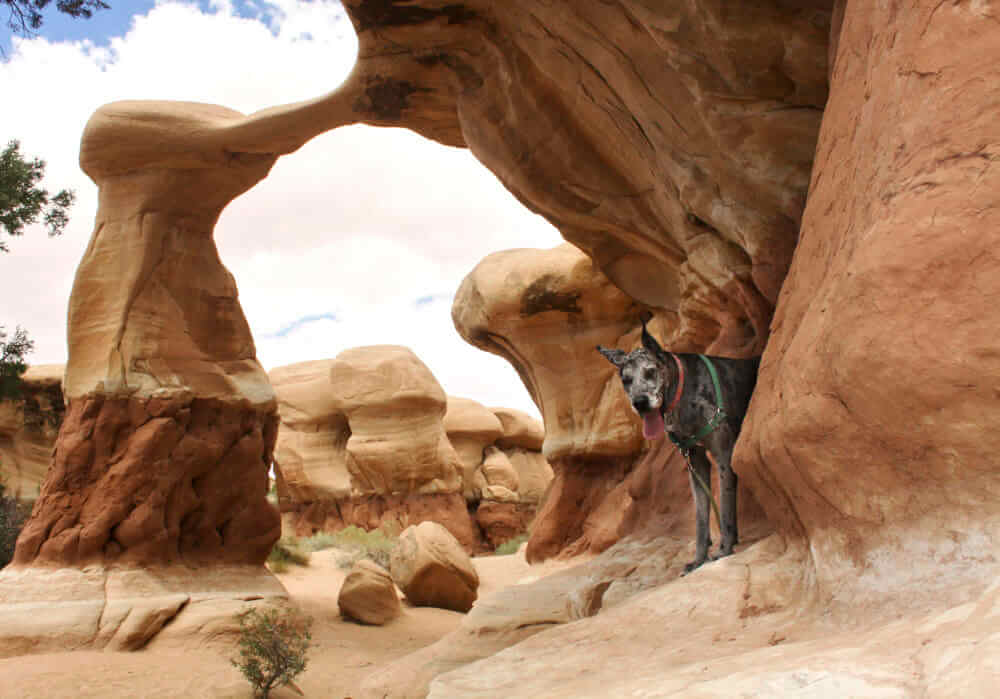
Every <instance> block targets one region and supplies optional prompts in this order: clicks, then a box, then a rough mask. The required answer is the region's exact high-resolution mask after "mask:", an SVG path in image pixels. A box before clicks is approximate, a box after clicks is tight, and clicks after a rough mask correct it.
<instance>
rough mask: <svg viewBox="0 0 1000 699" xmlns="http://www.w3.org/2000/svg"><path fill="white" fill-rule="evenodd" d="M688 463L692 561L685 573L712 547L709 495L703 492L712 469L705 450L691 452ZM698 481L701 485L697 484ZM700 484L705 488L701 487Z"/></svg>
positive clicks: (708, 484) (705, 557) (698, 564)
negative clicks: (691, 498)
mask: <svg viewBox="0 0 1000 699" xmlns="http://www.w3.org/2000/svg"><path fill="white" fill-rule="evenodd" d="M690 463H691V469H692V471H693V473H690V472H689V473H688V479H689V480H690V481H691V493H692V494H693V495H694V511H695V536H694V560H693V561H691V562H690V563H688V564H687V565H686V566H684V572H685V573H690V572H691V571H692V570H694V569H695V568H697V567H698V566H700V565H701V564H702V563H704V562H705V560H706V559H707V558H708V549H709V547H711V545H712V539H711V533H710V532H709V528H708V523H709V514H710V511H711V505H709V493H708V492H705V487H708V488H711V487H712V467H711V464H709V462H708V457H707V456H705V450H704V449H702V448H701V447H696V448H695V449H693V450H692V451H691V454H690ZM695 476H697V478H695ZM699 479H700V480H701V483H699V482H698V481H699ZM702 484H704V486H705V487H702Z"/></svg>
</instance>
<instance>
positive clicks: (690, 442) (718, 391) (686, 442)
mask: <svg viewBox="0 0 1000 699" xmlns="http://www.w3.org/2000/svg"><path fill="white" fill-rule="evenodd" d="M671 354H673V353H672V352H671ZM698 357H699V358H701V361H703V362H704V363H705V366H706V367H708V373H709V376H711V377H712V388H713V389H715V404H716V405H715V414H714V415H712V417H711V418H710V419H709V421H708V422H707V423H706V424H705V425H703V426H702V428H701V429H700V430H698V431H697V432H695V433H694V434H693V435H691V436H690V437H679V436H677V435H676V434H674V433H673V432H668V433H667V436H668V437H670V441H671V442H673V443H674V444H676V445H677V448H678V449H680V451H681V453H682V454H684V455H685V456H687V452H689V451H691V450H692V449H693V448H694V447H695V446H697V445H698V443H699V442H701V440H703V439H704V438H705V437H707V436H708V435H710V434H712V431H713V430H715V428H717V427H718V426H719V425H721V424H722V421H723V420H725V419H726V411H725V409H723V407H722V387H721V386H720V385H719V374H718V373H717V372H716V371H715V365H714V364H712V360H711V359H709V358H708V357H706V356H705V355H703V354H699V355H698Z"/></svg>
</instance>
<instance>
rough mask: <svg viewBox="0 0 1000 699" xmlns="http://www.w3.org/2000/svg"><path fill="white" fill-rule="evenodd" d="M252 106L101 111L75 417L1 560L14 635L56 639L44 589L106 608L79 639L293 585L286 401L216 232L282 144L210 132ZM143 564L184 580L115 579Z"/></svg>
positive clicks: (55, 597) (146, 571)
mask: <svg viewBox="0 0 1000 699" xmlns="http://www.w3.org/2000/svg"><path fill="white" fill-rule="evenodd" d="M241 117H242V115H240V114H239V113H237V112H233V111H231V110H228V109H224V108H221V107H211V106H206V105H194V104H176V103H117V104H114V105H109V106H106V107H102V108H101V109H100V110H98V111H97V113H95V115H94V116H93V117H92V118H91V120H90V122H89V123H88V125H87V128H86V130H85V132H84V135H83V140H82V144H81V157H80V163H81V166H82V167H83V169H84V171H85V172H87V174H88V175H89V176H90V177H91V178H92V179H93V180H94V181H95V182H96V183H97V185H98V187H99V192H100V196H99V207H98V212H97V221H96V226H95V230H94V234H93V236H92V238H91V241H90V245H89V247H88V248H87V251H86V253H85V254H84V257H83V260H82V261H81V263H80V266H79V268H78V270H77V275H76V279H75V281H74V285H73V292H72V296H71V298H70V305H69V325H68V340H69V361H68V363H67V365H66V376H65V381H64V392H65V397H66V399H67V409H66V417H65V420H64V421H63V424H62V428H61V430H60V432H59V436H58V439H57V442H56V445H55V449H54V453H53V457H52V464H51V466H50V468H49V470H48V475H47V476H46V479H45V482H44V484H43V486H42V492H41V494H40V496H39V498H38V500H37V501H36V503H35V507H34V510H33V512H32V515H31V518H30V519H29V520H28V522H27V523H26V525H25V527H24V529H23V531H22V533H21V536H20V538H19V539H18V544H17V549H16V552H15V556H14V562H13V564H12V566H10V567H8V568H7V569H5V570H4V571H3V573H0V599H3V600H4V604H3V605H0V607H2V608H0V614H2V615H3V616H4V617H5V621H6V622H7V623H5V624H4V626H3V631H2V632H0V633H2V635H3V636H4V637H5V638H15V639H16V638H22V639H29V640H27V641H25V642H26V643H29V645H31V647H33V648H36V649H44V648H45V647H46V643H48V642H49V641H52V642H53V643H58V640H53V639H51V638H49V637H48V636H46V635H45V633H42V632H39V633H40V635H37V636H33V633H34V632H35V631H38V629H39V628H40V627H39V626H38V625H39V624H40V623H41V621H40V620H39V619H37V618H35V617H34V616H33V613H32V611H31V610H32V609H34V608H36V607H37V606H38V605H39V604H43V605H44V604H52V603H55V602H67V604H54V605H53V607H52V611H51V614H49V615H48V616H49V617H51V619H49V621H51V622H52V623H53V624H55V625H56V626H58V624H59V621H58V617H59V615H60V613H63V612H64V613H65V614H69V615H72V614H76V613H77V611H75V610H85V611H80V612H79V613H80V614H85V615H86V616H87V618H88V619H92V620H93V622H94V623H93V624H92V625H91V626H90V633H89V637H87V639H86V640H85V641H84V640H81V641H80V644H81V645H82V644H84V643H85V642H90V643H92V644H96V645H101V644H102V643H103V642H111V640H110V638H109V635H108V634H103V632H100V633H97V634H96V635H95V634H94V632H93V630H94V629H98V628H99V625H98V622H97V620H102V624H104V623H108V624H110V623H111V621H112V616H114V617H115V618H118V619H119V620H121V619H124V620H125V621H123V622H122V623H123V624H125V623H126V622H127V624H128V627H129V628H130V629H131V624H132V621H128V620H129V619H133V620H134V619H136V618H138V617H136V616H135V615H137V614H139V615H145V616H146V617H148V619H149V620H153V621H144V622H142V626H143V627H144V628H146V629H147V630H148V629H153V630H152V631H151V632H150V633H155V632H156V630H158V626H157V624H162V623H164V622H165V621H166V620H167V619H169V618H171V617H172V616H174V614H175V613H176V612H177V610H178V609H180V608H181V605H179V604H178V599H179V597H178V595H181V596H187V597H190V598H192V599H199V600H203V599H214V600H216V601H217V602H218V604H217V605H216V608H217V609H218V610H219V613H220V614H226V615H228V614H229V613H230V612H231V609H230V608H229V603H230V602H233V601H236V600H238V599H245V598H247V595H250V594H253V595H254V596H255V597H256V598H262V599H265V598H273V597H280V596H283V595H284V591H283V589H282V588H281V586H280V584H278V583H277V582H276V581H275V580H274V578H273V577H272V576H271V575H270V573H268V572H267V571H266V570H265V568H264V566H263V561H264V559H265V557H266V556H267V553H268V551H269V550H270V548H271V545H272V544H273V543H274V541H275V540H276V539H277V537H278V536H279V535H280V521H279V517H278V513H277V511H276V510H275V509H274V508H273V507H271V506H270V505H269V504H268V502H267V500H266V493H267V472H268V467H269V465H270V462H271V452H272V449H273V446H274V439H275V436H276V432H277V426H278V420H277V410H276V408H277V405H276V402H275V400H274V394H273V392H272V390H271V387H270V384H269V383H268V380H267V375H266V374H265V373H264V371H263V369H262V368H261V366H260V365H259V364H258V362H257V360H256V358H255V350H254V344H253V339H252V338H251V336H250V330H249V327H248V326H247V323H246V319H245V318H244V316H243V313H242V310H241V309H240V306H239V301H238V299H237V291H236V285H235V283H234V281H233V278H232V276H231V275H230V274H229V272H228V271H227V270H226V268H225V267H224V266H223V265H222V263H221V262H220V260H219V257H218V253H217V251H216V248H215V243H214V241H213V238H212V232H213V227H214V225H215V222H216V220H217V219H218V216H219V214H220V213H221V211H222V209H223V208H224V207H225V206H226V204H228V203H229V202H230V201H231V200H232V199H233V198H234V197H236V196H238V195H239V194H241V193H242V192H244V191H246V190H247V189H249V188H250V187H251V186H253V184H254V183H256V182H257V181H258V180H259V179H260V178H262V177H264V176H265V175H266V174H267V173H268V171H269V170H270V168H271V165H272V164H273V162H274V160H275V156H274V155H270V154H260V155H258V154H248V153H240V152H237V151H227V150H225V149H224V148H221V147H219V144H213V145H209V144H206V143H205V142H204V141H202V140H201V138H202V136H204V134H205V133H207V132H210V131H211V130H212V129H213V128H214V127H217V126H219V125H220V124H225V123H230V122H232V121H233V120H236V119H239V118H241ZM110 270H114V273H113V274H112V273H109V271H110ZM52 568H63V569H65V570H66V571H67V572H66V573H65V575H64V578H65V581H64V582H65V584H63V585H50V584H48V580H49V577H51V575H52V573H51V572H50V571H51V569H52ZM140 569H141V570H140ZM223 570H228V571H230V572H228V573H226V574H225V575H226V576H228V579H229V580H230V582H228V583H221V582H220V581H219V579H218V578H219V575H220V574H221V573H220V571H223ZM129 571H139V572H137V573H136V575H138V576H140V577H143V576H144V579H146V580H152V581H156V580H163V581H170V582H169V583H164V584H162V585H161V584H159V583H152V584H147V583H144V584H143V585H140V586H139V588H136V587H135V586H131V585H124V586H116V585H113V584H112V581H113V580H115V579H129V580H131V579H132V578H131V577H130V576H132V574H131V573H130V572H129ZM132 577H134V576H132ZM66 581H68V582H66ZM164 586H166V587H168V588H169V589H170V593H169V594H161V593H162V590H163V588H164ZM14 588H18V592H17V593H16V594H14V592H13V589H14ZM240 588H243V589H244V590H245V592H241V591H240ZM220 590H221V592H220ZM265 590H266V593H265V592H263V591H265ZM251 591H252V592H251ZM69 600H73V603H72V604H69V603H68V601H69ZM226 600H228V601H226ZM240 604H242V602H240ZM194 608H195V607H193V606H191V609H194ZM184 610H185V611H184V612H183V613H182V615H183V614H184V613H187V612H188V607H186V606H185V607H184ZM112 611H114V614H113V615H112ZM192 613H193V612H192ZM95 615H96V616H95ZM47 618H48V617H47ZM175 623H176V624H177V626H176V628H182V627H183V626H184V623H183V622H180V621H179V620H178V621H177V622H175ZM84 628H87V624H84ZM100 628H102V629H103V626H101V627H100ZM122 628H125V627H122ZM33 630H34V631H33ZM112 631H113V629H112ZM126 636H127V638H126V639H125V640H123V641H122V643H121V647H136V646H137V645H142V644H143V643H145V642H146V641H148V640H149V634H147V633H146V632H143V631H141V630H138V629H131V630H128V632H127V634H126ZM31 638H36V641H37V642H36V641H30V639H31ZM64 641H65V644H68V645H71V646H72V645H73V644H74V643H75V641H74V640H73V639H71V638H69V637H68V636H67V637H66V639H64Z"/></svg>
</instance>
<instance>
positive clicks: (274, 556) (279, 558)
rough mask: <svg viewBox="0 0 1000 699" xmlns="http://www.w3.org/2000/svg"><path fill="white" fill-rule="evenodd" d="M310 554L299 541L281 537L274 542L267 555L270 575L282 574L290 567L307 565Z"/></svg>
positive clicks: (290, 537) (293, 538)
mask: <svg viewBox="0 0 1000 699" xmlns="http://www.w3.org/2000/svg"><path fill="white" fill-rule="evenodd" d="M309 556H310V552H309V550H308V549H306V548H305V547H304V546H303V545H302V540H301V539H296V538H295V537H292V536H287V537H286V536H283V537H281V538H280V539H278V540H277V541H276V542H274V548H272V549H271V553H269V554H268V555H267V563H268V566H269V567H270V568H271V572H272V573H284V572H286V571H287V570H288V567H289V566H290V565H297V566H307V565H309Z"/></svg>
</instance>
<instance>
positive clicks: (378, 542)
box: [306, 525, 399, 570]
mask: <svg viewBox="0 0 1000 699" xmlns="http://www.w3.org/2000/svg"><path fill="white" fill-rule="evenodd" d="M306 541H308V542H310V544H309V545H310V546H316V545H320V546H321V548H338V549H342V550H344V551H346V552H347V553H348V555H347V556H344V557H342V558H341V559H339V560H338V561H337V565H338V566H339V567H340V568H343V569H345V570H346V569H349V568H351V567H352V566H353V565H354V563H355V561H357V560H359V559H361V558H367V559H368V560H370V561H374V562H375V563H377V564H378V565H380V566H382V567H383V568H385V569H386V570H388V569H389V556H390V555H391V554H392V550H393V549H394V548H396V545H397V544H398V543H399V536H398V535H397V534H393V533H392V532H390V531H387V530H385V529H382V528H379V529H372V530H371V531H367V530H365V529H362V528H361V527H355V526H354V525H351V526H350V527H345V528H344V529H341V530H340V531H338V532H333V533H332V534H330V533H326V532H323V533H321V534H316V535H315V536H313V537H311V538H310V539H307V540H306ZM313 542H315V543H313ZM313 550H314V551H318V550H319V549H318V548H317V549H313Z"/></svg>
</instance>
